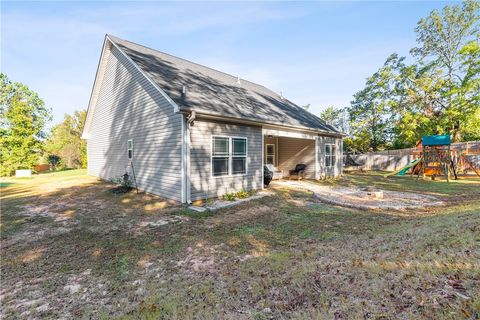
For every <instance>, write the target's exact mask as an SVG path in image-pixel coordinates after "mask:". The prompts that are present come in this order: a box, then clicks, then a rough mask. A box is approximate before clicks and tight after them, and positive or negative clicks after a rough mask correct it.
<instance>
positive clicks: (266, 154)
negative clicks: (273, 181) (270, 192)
mask: <svg viewBox="0 0 480 320" xmlns="http://www.w3.org/2000/svg"><path fill="white" fill-rule="evenodd" d="M268 146H273V155H271V154H270V155H269V154H268ZM268 156H273V166H274V167H276V166H277V150H276V146H275V143H267V144H265V164H267V158H268Z"/></svg>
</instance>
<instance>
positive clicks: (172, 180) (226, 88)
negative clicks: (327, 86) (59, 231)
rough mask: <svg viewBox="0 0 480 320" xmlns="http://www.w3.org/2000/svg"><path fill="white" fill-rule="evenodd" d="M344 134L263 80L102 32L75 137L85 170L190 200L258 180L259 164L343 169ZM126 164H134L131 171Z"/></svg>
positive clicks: (328, 173) (332, 172)
mask: <svg viewBox="0 0 480 320" xmlns="http://www.w3.org/2000/svg"><path fill="white" fill-rule="evenodd" d="M342 137H343V134H342V133H341V132H339V131H338V130H337V129H335V128H334V127H332V126H331V125H328V124H326V123H325V122H324V121H322V120H321V119H319V118H318V117H316V116H314V115H313V114H311V113H309V112H308V111H306V110H305V109H304V108H302V107H299V106H297V105H295V104H294V103H292V102H290V101H289V100H287V99H285V98H284V97H282V95H280V94H277V93H275V92H273V91H271V90H269V89H267V88H265V87H264V86H261V85H259V84H255V83H252V82H250V81H247V80H244V79H240V78H239V77H236V76H232V75H229V74H227V73H224V72H221V71H217V70H214V69H211V68H208V67H205V66H203V65H200V64H197V63H193V62H190V61H188V60H184V59H181V58H177V57H174V56H171V55H169V54H166V53H163V52H160V51H156V50H153V49H150V48H147V47H144V46H141V45H138V44H135V43H132V42H130V41H126V40H122V39H119V38H117V37H114V36H111V35H106V37H105V41H104V44H103V49H102V53H101V56H100V61H99V64H98V69H97V74H96V77H95V82H94V85H93V90H92V94H91V97H90V102H89V106H88V112H87V119H86V122H85V127H84V130H83V134H82V138H84V139H86V140H87V154H88V174H89V175H92V176H97V177H99V178H101V179H105V180H110V179H115V178H118V177H120V176H121V175H123V174H124V173H125V172H126V171H128V172H132V169H133V170H134V173H135V178H136V181H137V184H138V187H139V188H140V189H142V190H145V191H147V192H150V193H153V194H157V195H160V196H162V197H165V198H169V199H174V200H177V201H181V202H184V203H185V202H186V203H189V202H191V201H194V200H199V199H206V198H212V197H217V196H220V195H222V194H224V193H227V192H233V191H238V190H240V189H245V190H251V189H261V188H263V165H264V164H266V163H271V164H274V165H275V166H276V167H277V168H279V169H280V170H283V171H284V174H285V176H288V171H289V170H290V169H293V168H294V167H295V165H296V164H297V163H304V164H306V165H307V169H306V178H310V179H320V178H323V177H337V176H338V175H340V174H341V173H342V161H341V160H342ZM132 173H133V172H132Z"/></svg>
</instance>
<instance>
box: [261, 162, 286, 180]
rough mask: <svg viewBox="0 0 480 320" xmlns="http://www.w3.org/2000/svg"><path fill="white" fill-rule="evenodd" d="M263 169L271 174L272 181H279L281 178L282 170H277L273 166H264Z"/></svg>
mask: <svg viewBox="0 0 480 320" xmlns="http://www.w3.org/2000/svg"><path fill="white" fill-rule="evenodd" d="M265 167H267V169H268V171H270V172H271V173H272V180H280V179H282V178H283V170H278V169H277V168H275V166H274V165H273V164H266V165H265Z"/></svg>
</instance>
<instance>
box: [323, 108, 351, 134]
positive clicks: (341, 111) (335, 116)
mask: <svg viewBox="0 0 480 320" xmlns="http://www.w3.org/2000/svg"><path fill="white" fill-rule="evenodd" d="M320 118H321V119H322V120H323V121H325V122H326V123H327V124H329V125H332V126H334V127H335V128H337V129H338V130H340V131H342V132H344V133H348V131H349V123H348V112H347V110H346V109H345V108H337V109H336V108H334V107H333V106H329V107H327V108H326V109H325V110H323V111H322V112H321V113H320Z"/></svg>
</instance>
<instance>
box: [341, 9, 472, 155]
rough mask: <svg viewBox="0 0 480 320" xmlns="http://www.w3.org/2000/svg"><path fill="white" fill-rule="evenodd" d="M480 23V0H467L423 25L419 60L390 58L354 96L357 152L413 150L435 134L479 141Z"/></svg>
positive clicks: (352, 111) (423, 21) (415, 52)
mask: <svg viewBox="0 0 480 320" xmlns="http://www.w3.org/2000/svg"><path fill="white" fill-rule="evenodd" d="M479 21H480V16H479V2H475V1H466V2H464V3H463V5H461V6H459V5H453V6H446V7H445V8H444V9H443V11H442V12H441V13H440V12H438V11H432V12H431V14H430V15H429V16H428V17H426V18H423V19H421V20H420V21H419V22H418V24H417V27H416V29H415V31H416V33H417V43H418V46H417V47H415V48H413V49H412V50H411V51H410V52H411V54H412V55H413V57H414V59H416V60H415V62H414V63H413V64H412V65H406V64H405V58H400V57H398V56H397V55H396V54H393V55H391V56H390V57H389V58H388V59H387V61H386V62H385V64H384V66H383V67H382V68H380V69H379V70H378V71H377V72H376V73H375V74H373V75H372V76H371V77H369V78H368V79H367V82H366V85H365V88H364V89H363V90H361V91H360V92H358V93H357V94H356V95H355V96H354V101H352V104H351V106H350V108H349V113H350V120H351V134H352V136H351V138H352V143H353V144H354V145H356V146H357V149H359V150H361V151H366V150H378V149H382V148H391V147H393V148H404V147H411V146H413V145H414V144H415V143H416V142H417V141H418V140H419V139H420V138H421V137H422V136H423V135H430V134H450V135H451V136H452V137H453V140H454V141H461V140H463V139H472V138H475V139H477V138H478V134H477V130H476V127H475V124H477V123H478V122H477V120H476V119H477V115H478V114H479V112H480V111H478V110H479V108H480V80H479V78H480V59H479V58H480V45H479V39H480V33H479V23H478V22H479ZM362 149H363V150H362Z"/></svg>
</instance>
